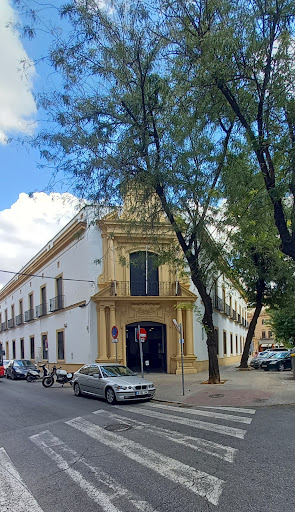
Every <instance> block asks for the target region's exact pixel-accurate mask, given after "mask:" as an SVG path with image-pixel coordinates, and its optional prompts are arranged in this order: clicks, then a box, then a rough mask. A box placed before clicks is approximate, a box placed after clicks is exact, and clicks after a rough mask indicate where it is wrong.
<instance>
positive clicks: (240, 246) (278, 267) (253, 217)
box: [223, 151, 295, 368]
mask: <svg viewBox="0 0 295 512" xmlns="http://www.w3.org/2000/svg"><path fill="white" fill-rule="evenodd" d="M228 162H231V158H230V157H228ZM236 162H237V159H236V155H235V156H234V157H233V160H232V162H231V163H232V164H233V167H232V168H231V166H230V165H229V166H228V168H227V170H226V172H225V175H224V178H223V183H224V193H225V195H226V196H227V203H226V207H227V223H228V225H230V224H232V232H231V233H230V241H231V247H232V250H231V253H232V266H233V269H234V273H235V274H237V276H238V278H239V279H240V281H241V283H242V285H243V287H244V288H245V290H246V295H247V298H248V305H249V306H250V307H253V308H254V314H253V317H252V319H251V322H250V325H249V329H248V332H247V336H246V342H245V346H244V351H243V354H242V358H241V365H240V367H241V368H247V365H248V357H249V350H250V344H251V341H252V338H253V335H254V331H255V327H256V324H257V320H258V317H259V315H260V312H261V310H262V307H264V306H268V307H275V306H278V305H281V304H282V303H284V302H285V300H286V292H287V290H289V291H291V289H292V286H294V278H293V274H294V270H295V267H294V263H293V261H291V260H290V259H289V258H286V257H284V255H283V254H282V252H281V251H280V240H279V238H278V236H277V232H276V229H275V226H274V225H273V223H272V222H271V216H272V210H271V203H270V200H269V197H268V195H267V194H266V192H265V190H264V187H263V181H262V177H261V175H260V174H258V173H257V172H256V173H255V169H253V166H252V165H251V161H249V160H248V158H247V154H245V153H244V152H243V151H241V152H240V158H239V173H237V172H236V168H235V165H236Z"/></svg>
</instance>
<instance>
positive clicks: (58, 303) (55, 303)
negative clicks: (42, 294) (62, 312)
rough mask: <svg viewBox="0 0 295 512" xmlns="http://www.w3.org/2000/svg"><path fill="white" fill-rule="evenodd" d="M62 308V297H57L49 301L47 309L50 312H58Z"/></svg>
mask: <svg viewBox="0 0 295 512" xmlns="http://www.w3.org/2000/svg"><path fill="white" fill-rule="evenodd" d="M63 308H64V295H58V296H57V297H54V298H53V299H50V305H49V309H50V311H51V312H53V311H58V310H59V309H63Z"/></svg>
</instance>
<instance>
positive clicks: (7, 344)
mask: <svg viewBox="0 0 295 512" xmlns="http://www.w3.org/2000/svg"><path fill="white" fill-rule="evenodd" d="M5 359H9V343H8V341H6V351H5Z"/></svg>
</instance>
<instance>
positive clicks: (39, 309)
mask: <svg viewBox="0 0 295 512" xmlns="http://www.w3.org/2000/svg"><path fill="white" fill-rule="evenodd" d="M45 315H47V304H46V302H44V303H43V304H39V306H36V317H37V318H40V317H41V316H45Z"/></svg>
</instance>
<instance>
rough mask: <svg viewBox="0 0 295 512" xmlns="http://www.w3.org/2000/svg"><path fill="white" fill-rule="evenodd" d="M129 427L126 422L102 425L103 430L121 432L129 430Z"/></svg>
mask: <svg viewBox="0 0 295 512" xmlns="http://www.w3.org/2000/svg"><path fill="white" fill-rule="evenodd" d="M131 428H132V426H131V425H128V424H127V423H115V424H113V425H107V426H106V427H104V429H105V430H109V431H110V432H122V431H123V430H130V429H131Z"/></svg>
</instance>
